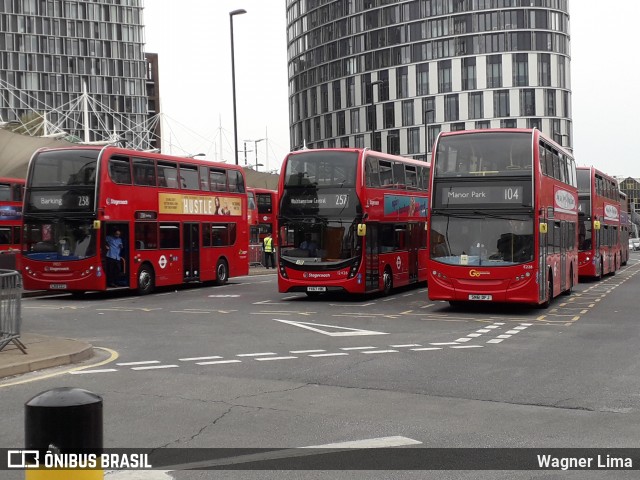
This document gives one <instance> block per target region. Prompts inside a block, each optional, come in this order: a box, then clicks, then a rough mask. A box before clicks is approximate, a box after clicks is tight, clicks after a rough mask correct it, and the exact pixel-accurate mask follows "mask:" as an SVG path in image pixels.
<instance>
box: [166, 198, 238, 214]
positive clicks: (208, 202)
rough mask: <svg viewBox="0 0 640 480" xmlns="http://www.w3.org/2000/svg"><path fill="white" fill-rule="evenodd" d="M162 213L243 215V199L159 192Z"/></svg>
mask: <svg viewBox="0 0 640 480" xmlns="http://www.w3.org/2000/svg"><path fill="white" fill-rule="evenodd" d="M158 208H159V212H160V213H173V214H177V215H229V216H232V217H241V216H242V199H241V198H238V197H223V196H204V195H182V194H175V193H159V194H158Z"/></svg>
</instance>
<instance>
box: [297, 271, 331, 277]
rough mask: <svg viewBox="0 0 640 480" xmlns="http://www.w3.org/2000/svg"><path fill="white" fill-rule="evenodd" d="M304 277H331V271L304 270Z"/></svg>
mask: <svg viewBox="0 0 640 480" xmlns="http://www.w3.org/2000/svg"><path fill="white" fill-rule="evenodd" d="M302 276H303V277H304V278H329V277H331V274H330V273H310V272H304V274H303V275H302Z"/></svg>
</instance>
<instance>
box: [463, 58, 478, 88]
mask: <svg viewBox="0 0 640 480" xmlns="http://www.w3.org/2000/svg"><path fill="white" fill-rule="evenodd" d="M476 88H478V87H477V81H476V57H467V58H463V59H462V89H463V90H475V89H476Z"/></svg>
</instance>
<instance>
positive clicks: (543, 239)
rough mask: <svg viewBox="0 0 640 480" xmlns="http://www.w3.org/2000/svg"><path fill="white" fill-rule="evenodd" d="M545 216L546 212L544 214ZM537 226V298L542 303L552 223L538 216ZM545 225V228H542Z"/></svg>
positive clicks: (542, 216)
mask: <svg viewBox="0 0 640 480" xmlns="http://www.w3.org/2000/svg"><path fill="white" fill-rule="evenodd" d="M545 214H546V212H545ZM539 222H540V223H539V225H538V278H539V282H538V298H539V300H540V301H541V302H542V301H544V299H545V298H546V296H547V275H548V274H549V269H548V268H547V253H548V245H547V243H548V241H549V233H548V232H551V233H553V223H552V222H549V221H548V220H547V218H546V217H545V215H544V214H543V215H541V216H540V221H539ZM543 225H545V228H543Z"/></svg>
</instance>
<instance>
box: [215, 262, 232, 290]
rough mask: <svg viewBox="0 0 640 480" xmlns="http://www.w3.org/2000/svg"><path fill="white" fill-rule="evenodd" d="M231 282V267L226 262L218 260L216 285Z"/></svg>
mask: <svg viewBox="0 0 640 480" xmlns="http://www.w3.org/2000/svg"><path fill="white" fill-rule="evenodd" d="M227 280H229V266H228V265H227V261H226V260H222V259H221V260H218V265H216V285H224V284H225V283H227Z"/></svg>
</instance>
